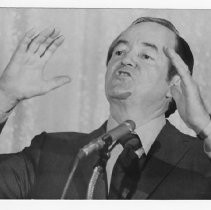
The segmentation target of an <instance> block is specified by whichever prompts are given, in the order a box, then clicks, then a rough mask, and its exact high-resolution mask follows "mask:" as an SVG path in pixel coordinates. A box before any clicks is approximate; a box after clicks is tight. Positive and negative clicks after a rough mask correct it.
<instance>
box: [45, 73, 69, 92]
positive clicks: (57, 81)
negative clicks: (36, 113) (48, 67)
mask: <svg viewBox="0 0 211 210" xmlns="http://www.w3.org/2000/svg"><path fill="white" fill-rule="evenodd" d="M70 81H71V78H70V77H69V76H57V77H54V78H53V79H50V80H48V81H46V83H45V85H44V88H43V89H44V91H45V92H48V91H51V90H54V89H56V88H59V87H61V86H63V85H65V84H67V83H69V82H70Z"/></svg>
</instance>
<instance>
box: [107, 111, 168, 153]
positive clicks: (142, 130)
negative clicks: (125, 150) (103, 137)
mask: <svg viewBox="0 0 211 210" xmlns="http://www.w3.org/2000/svg"><path fill="white" fill-rule="evenodd" d="M165 124H166V120H165V117H164V116H160V117H157V118H155V119H153V120H151V121H149V122H148V123H146V124H144V125H142V126H140V127H137V128H136V129H135V130H134V131H135V133H136V134H137V135H138V137H139V138H140V140H141V143H142V146H143V149H144V152H145V154H146V155H147V154H148V152H149V150H150V148H151V146H152V144H153V143H154V141H155V139H156V137H157V136H158V134H159V133H160V131H161V129H162V128H163V126H164V125H165ZM116 126H118V123H117V122H116V121H115V120H114V119H113V117H112V116H111V115H110V116H109V118H108V123H107V131H109V130H111V129H113V128H115V127H116Z"/></svg>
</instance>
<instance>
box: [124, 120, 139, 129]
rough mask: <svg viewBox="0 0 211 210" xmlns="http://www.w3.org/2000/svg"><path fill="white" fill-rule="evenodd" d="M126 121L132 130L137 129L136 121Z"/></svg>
mask: <svg viewBox="0 0 211 210" xmlns="http://www.w3.org/2000/svg"><path fill="white" fill-rule="evenodd" d="M124 123H125V124H126V125H127V126H128V128H129V129H130V131H131V132H132V131H134V130H135V129H136V124H135V122H134V121H132V120H126V121H125V122H124Z"/></svg>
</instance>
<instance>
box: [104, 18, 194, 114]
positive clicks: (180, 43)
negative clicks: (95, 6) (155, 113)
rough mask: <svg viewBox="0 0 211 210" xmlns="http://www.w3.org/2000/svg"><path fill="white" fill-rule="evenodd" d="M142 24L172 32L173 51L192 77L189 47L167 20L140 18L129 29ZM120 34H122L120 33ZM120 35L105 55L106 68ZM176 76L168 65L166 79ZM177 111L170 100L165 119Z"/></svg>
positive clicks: (175, 71)
mask: <svg viewBox="0 0 211 210" xmlns="http://www.w3.org/2000/svg"><path fill="white" fill-rule="evenodd" d="M143 22H154V23H158V24H160V25H163V26H165V27H166V28H168V29H170V30H171V31H173V32H174V33H175V35H176V46H175V51H176V52H177V53H178V54H179V56H180V57H181V58H182V60H183V61H184V63H185V64H186V65H187V66H188V69H189V71H190V74H191V75H192V73H193V65H194V58H193V54H192V52H191V50H190V47H189V45H188V43H187V42H186V41H185V40H184V39H183V38H182V37H181V36H180V35H179V32H178V31H177V29H176V28H175V26H174V25H173V24H172V23H171V22H170V21H168V20H165V19H163V18H154V17H141V18H138V19H137V20H135V21H134V22H133V23H132V24H131V25H130V26H129V27H131V26H133V25H136V24H139V23H143ZM121 34H122V33H121ZM121 34H120V35H119V36H118V37H117V38H116V39H115V40H114V41H113V42H112V44H111V45H110V47H109V50H108V54H107V59H106V66H107V65H108V62H109V61H110V59H111V56H112V53H113V50H114V47H115V44H116V42H117V41H118V39H119V37H120V36H121ZM175 74H177V70H176V69H175V67H174V66H173V65H172V63H170V64H169V71H168V75H167V79H168V80H171V79H172V77H173V76H174V75H175ZM176 109H177V107H176V102H175V101H174V99H173V98H172V100H171V102H170V103H169V106H168V110H167V111H166V112H165V117H166V118H168V117H169V116H170V115H171V114H173V113H174V112H175V110H176Z"/></svg>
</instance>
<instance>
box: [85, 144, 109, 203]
mask: <svg viewBox="0 0 211 210" xmlns="http://www.w3.org/2000/svg"><path fill="white" fill-rule="evenodd" d="M108 147H109V144H106V145H105V146H104V147H103V148H102V149H101V150H100V151H99V153H100V158H99V160H98V162H97V164H96V165H95V166H94V169H93V173H92V176H91V178H90V181H89V185H88V189H87V194H86V199H88V200H91V199H93V194H94V189H95V185H96V183H97V180H98V178H99V176H100V175H101V174H102V173H103V172H104V171H105V167H106V163H107V161H108V159H109V158H110V153H109V151H108Z"/></svg>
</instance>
